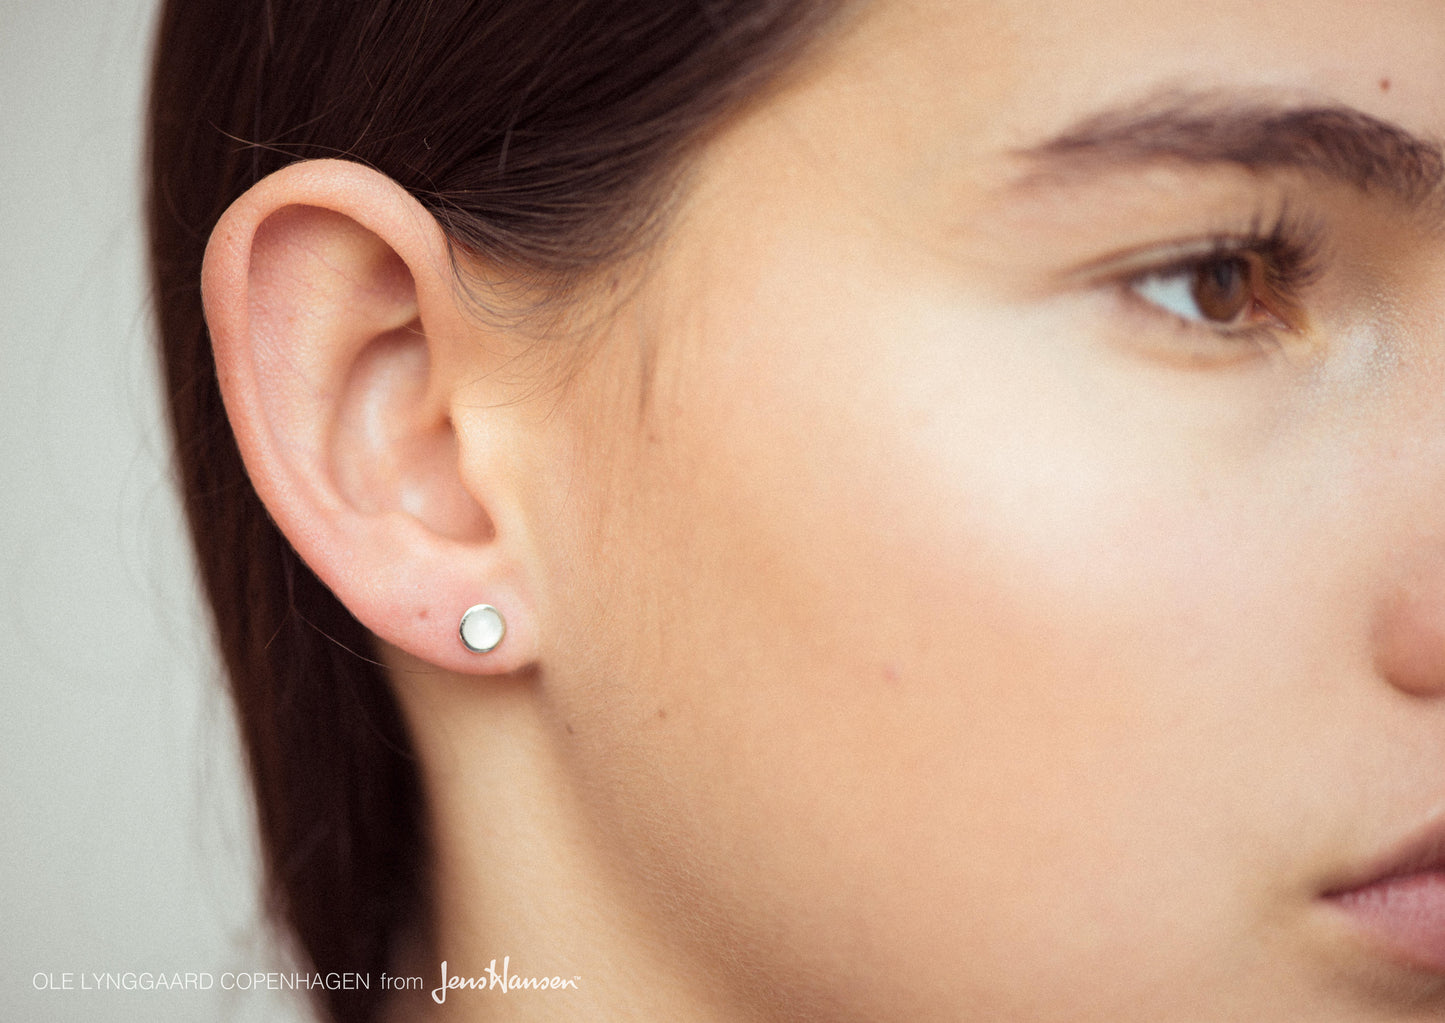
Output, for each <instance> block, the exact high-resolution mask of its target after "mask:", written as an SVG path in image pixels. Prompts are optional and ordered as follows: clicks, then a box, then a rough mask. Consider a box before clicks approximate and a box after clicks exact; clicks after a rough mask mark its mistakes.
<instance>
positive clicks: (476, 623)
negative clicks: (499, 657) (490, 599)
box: [462, 604, 507, 654]
mask: <svg viewBox="0 0 1445 1023" xmlns="http://www.w3.org/2000/svg"><path fill="white" fill-rule="evenodd" d="M506 631H507V625H506V623H505V622H503V621H502V614H501V612H500V611H498V610H497V609H496V608H494V607H493V606H492V605H491V604H478V605H477V606H476V607H469V608H467V613H466V614H464V615H462V642H463V643H465V644H466V647H467V649H468V650H470V651H472V652H473V653H478V654H484V653H486V652H487V651H489V650H495V649H496V648H497V644H498V643H500V642H501V641H502V636H503V635H504V634H505V633H506Z"/></svg>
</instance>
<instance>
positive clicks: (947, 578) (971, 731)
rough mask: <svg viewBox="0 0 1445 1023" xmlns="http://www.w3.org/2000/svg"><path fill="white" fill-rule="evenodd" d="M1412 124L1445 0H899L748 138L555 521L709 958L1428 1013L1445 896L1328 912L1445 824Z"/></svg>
mask: <svg viewBox="0 0 1445 1023" xmlns="http://www.w3.org/2000/svg"><path fill="white" fill-rule="evenodd" d="M1390 125H1393V126H1396V127H1393V128H1392V127H1389V126H1390ZM1405 132H1409V133H1412V134H1413V135H1417V136H1421V137H1422V138H1440V137H1442V136H1445V6H1442V5H1441V4H1440V3H1439V2H1438V0H1382V2H1379V3H1374V4H1369V5H1362V4H1359V3H1358V2H1355V0H1280V2H1274V3H1269V4H1260V3H1257V2H1251V0H1215V2H1212V3H1208V4H1204V3H1173V4H1169V3H1164V4H1160V3H1148V4H1146V3H1138V2H1129V0H1096V2H1091V3H1088V4H1077V3H1067V2H1063V0H1007V2H997V0H990V2H986V3H985V2H980V3H968V4H960V3H950V2H947V0H911V2H903V0H899V2H886V3H878V4H875V5H872V6H871V7H869V8H868V9H867V11H866V12H865V13H864V14H863V15H862V16H861V17H860V18H859V19H858V20H856V21H855V22H851V23H848V25H847V28H846V31H845V32H844V33H843V34H842V35H841V36H840V37H838V39H836V40H835V41H834V42H833V43H832V44H831V45H830V46H829V47H828V48H827V51H826V53H824V54H822V55H821V57H820V58H819V60H818V62H817V63H815V64H813V65H810V66H809V67H808V68H806V69H805V73H804V74H803V75H802V76H801V77H800V78H799V79H798V80H796V81H794V82H793V83H792V84H791V85H789V86H788V87H787V88H786V89H785V90H784V91H783V92H782V93H780V94H778V95H777V96H775V97H774V98H772V99H769V100H768V101H767V102H765V103H763V104H762V105H760V106H758V107H756V108H754V109H753V110H751V111H750V112H748V113H747V114H746V115H745V116H744V117H742V118H741V119H740V120H738V121H737V122H736V123H734V124H733V125H731V126H729V127H728V128H727V130H725V131H724V132H723V133H722V134H721V135H719V136H718V137H716V138H715V139H713V140H712V141H711V142H710V143H709V145H708V147H707V148H706V149H705V150H704V151H703V152H702V154H701V156H700V158H699V160H698V162H697V164H696V166H695V172H694V173H693V175H692V177H691V178H690V179H689V181H688V186H687V195H686V199H685V201H684V202H683V204H682V206H681V208H680V210H679V211H678V214H677V216H676V218H675V220H674V221H673V224H672V229H671V231H670V233H669V234H668V236H667V238H666V240H665V241H664V243H662V244H661V245H660V246H659V248H658V249H657V250H656V251H655V252H654V253H653V258H652V260H651V262H650V264H649V267H648V269H647V271H646V272H645V273H642V274H640V275H639V276H638V277H637V278H636V279H635V280H633V281H630V282H626V284H627V286H628V287H630V289H631V290H630V291H627V292H625V294H626V296H627V297H626V298H625V300H624V301H623V302H622V304H621V307H620V311H619V312H618V313H617V315H616V316H615V317H614V318H613V319H612V320H611V321H610V325H609V327H608V328H607V329H606V331H605V336H603V337H600V338H598V339H597V340H596V345H595V349H594V350H593V352H592V354H591V357H590V358H589V360H588V361H587V362H586V363H585V364H584V366H583V368H582V369H581V370H580V371H579V372H578V375H577V377H576V378H575V379H574V380H573V382H572V384H571V390H570V391H569V397H568V398H567V399H566V401H565V402H564V403H563V404H562V406H561V408H560V409H559V410H558V411H557V413H556V414H555V415H554V417H553V420H552V421H555V422H556V423H559V424H562V425H564V426H565V427H566V428H567V429H568V430H570V431H572V434H573V436H574V437H580V438H581V439H580V440H578V441H575V447H574V448H573V449H572V453H571V455H570V456H569V458H570V461H569V462H568V464H569V465H570V469H569V473H570V476H569V478H568V480H567V483H566V486H565V487H562V488H559V490H564V491H565V493H566V495H567V496H566V499H565V501H559V502H558V503H557V504H556V505H555V507H549V508H540V509H536V511H537V513H538V514H539V515H543V516H551V518H550V521H553V522H558V523H571V526H570V527H569V528H567V529H566V530H564V534H565V535H563V536H561V537H553V538H552V539H553V540H554V541H555V542H554V543H553V545H552V546H550V547H549V548H548V549H547V550H546V551H544V552H543V553H542V555H541V557H542V558H543V562H544V564H545V567H546V571H547V573H549V576H550V582H551V585H552V594H553V596H552V598H551V603H550V604H549V605H548V609H547V612H546V613H547V614H548V615H549V616H550V618H548V619H547V621H548V622H549V623H550V624H551V627H552V634H551V636H550V637H549V643H548V648H547V654H546V657H545V659H544V670H545V672H546V676H545V684H546V686H547V693H548V698H549V699H550V700H551V701H552V702H553V703H554V705H555V708H556V712H557V717H556V727H557V737H558V742H559V744H560V745H561V746H562V747H563V749H564V756H565V763H566V764H567V767H568V770H569V771H570V772H571V777H572V778H573V779H574V781H575V783H576V785H577V786H578V787H579V788H580V789H581V790H582V791H583V792H584V793H585V799H586V805H587V807H588V810H587V812H588V813H589V814H590V815H592V816H593V817H594V818H595V820H596V821H597V822H598V824H599V833H601V834H604V835H606V836H607V837H606V838H605V839H603V840H602V841H603V842H604V843H605V848H606V852H607V856H608V857H609V861H610V863H611V864H612V866H613V867H615V868H616V875H617V878H618V885H619V886H620V888H619V890H621V891H626V892H628V893H630V897H635V898H636V899H638V900H639V901H641V902H642V903H643V904H644V905H647V906H649V907H650V912H651V913H652V918H653V919H654V921H655V922H656V926H657V927H658V928H659V933H660V935H661V937H662V938H663V939H664V940H666V941H667V942H668V943H669V945H670V946H671V947H672V948H674V949H675V950H677V952H678V954H679V955H681V956H682V957H683V958H684V959H686V958H687V957H688V956H693V955H695V956H696V961H697V962H698V963H700V964H705V965H704V966H703V971H704V972H705V971H706V970H709V969H711V970H717V969H725V970H728V971H731V975H732V976H733V978H734V980H737V981H740V982H743V983H740V984H739V985H738V988H739V989H743V990H751V991H752V992H753V993H754V995H755V996H756V998H757V999H758V1001H759V1004H761V1005H774V1006H775V1005H778V1004H782V1002H781V1000H785V999H796V1000H797V1001H796V1004H797V1005H798V1006H807V1005H811V1006H813V1007H814V1008H815V1009H816V1011H817V1012H818V1013H819V1018H827V1019H846V1018H851V1017H852V1016H854V1015H856V1016H858V1017H866V1016H870V1015H871V1016H873V1017H879V1018H890V1019H910V1020H926V1019H960V1018H966V1019H980V1020H1004V1019H1007V1020H1015V1019H1017V1020H1070V1021H1088V1020H1098V1021H1111V1023H1118V1021H1127V1020H1140V1021H1145V1020H1147V1021H1162V1020H1183V1019H1188V1020H1206V1019H1208V1020H1213V1019H1221V1020H1222V1019H1248V1020H1251V1021H1261V1020H1291V1021H1299V1020H1311V1021H1319V1023H1323V1021H1335V1020H1383V1019H1391V1020H1394V1019H1422V1020H1423V1019H1426V1018H1432V1019H1433V1018H1438V1016H1437V1015H1436V1014H1438V1013H1439V1012H1440V1011H1441V1008H1442V1006H1445V936H1442V935H1441V934H1440V933H1439V931H1440V927H1439V922H1440V920H1441V913H1440V911H1439V910H1438V909H1437V910H1435V911H1434V916H1433V917H1429V916H1428V914H1427V916H1426V918H1425V921H1424V923H1423V924H1421V925H1420V926H1421V927H1424V928H1426V929H1428V928H1429V927H1432V926H1433V927H1434V928H1435V938H1434V946H1433V947H1432V946H1430V944H1429V940H1428V939H1426V938H1419V939H1418V940H1417V939H1416V938H1412V937H1411V936H1410V934H1409V933H1404V934H1403V937H1402V933H1403V932H1401V930H1400V925H1399V921H1398V920H1396V919H1395V918H1392V917H1390V916H1389V914H1386V916H1385V917H1384V923H1383V924H1379V925H1378V927H1380V928H1383V931H1382V932H1378V933H1377V931H1376V930H1372V929H1371V925H1370V924H1369V923H1368V920H1369V919H1370V917H1369V914H1368V913H1367V912H1366V911H1365V910H1364V909H1363V908H1361V907H1360V906H1358V905H1357V906H1355V908H1353V909H1351V908H1349V907H1350V905H1351V902H1350V900H1340V899H1329V898H1325V897H1324V896H1325V894H1326V893H1327V892H1329V891H1332V890H1334V889H1338V888H1340V887H1342V886H1348V884H1350V883H1359V882H1361V881H1362V880H1364V879H1365V875H1367V874H1368V872H1369V870H1370V869H1371V866H1372V864H1375V863H1377V861H1378V860H1379V858H1380V857H1381V856H1384V855H1386V854H1387V853H1389V852H1390V851H1391V850H1393V849H1396V848H1397V847H1399V846H1400V845H1401V843H1404V842H1406V841H1407V840H1409V839H1410V838H1412V837H1413V836H1417V835H1420V834H1422V833H1423V832H1424V830H1425V829H1426V828H1427V826H1429V825H1430V824H1431V823H1432V822H1434V823H1436V824H1439V823H1440V822H1442V821H1445V698H1442V697H1445V401H1442V400H1441V399H1442V394H1445V287H1442V284H1445V230H1442V226H1445V218H1442V190H1441V187H1440V186H1441V181H1440V174H1441V164H1440V156H1439V150H1438V149H1436V148H1433V147H1430V146H1424V145H1420V146H1413V148H1412V145H1413V144H1412V143H1411V142H1410V141H1409V140H1408V139H1407V137H1406V136H1405V134H1404V133H1405ZM559 528H560V527H559ZM1427 887H1428V886H1427ZM1422 890H1423V889H1422ZM1392 892H1393V894H1395V895H1396V896H1399V892H1398V891H1394V890H1392ZM1417 894H1418V893H1417ZM1426 894H1427V895H1428V892H1426ZM1437 900H1438V896H1437ZM1424 901H1428V899H1425V900H1424ZM1422 904H1423V902H1422V901H1421V899H1419V898H1417V899H1416V902H1415V903H1411V905H1415V906H1417V907H1418V906H1419V905H1422ZM1398 915H1399V914H1396V916H1398ZM1392 920H1394V922H1393V923H1392V922H1391V921H1392ZM1432 920H1433V921H1434V922H1433V924H1432V923H1431V921H1432ZM719 948H727V949H728V950H729V951H728V953H727V956H726V957H722V955H721V953H719V952H717V951H716V950H717V949H719ZM1432 948H1433V951H1432ZM720 959H721V960H723V961H721V962H720V961H719V960H720Z"/></svg>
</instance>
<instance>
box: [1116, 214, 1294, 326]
mask: <svg viewBox="0 0 1445 1023" xmlns="http://www.w3.org/2000/svg"><path fill="white" fill-rule="evenodd" d="M1322 235H1323V231H1322V229H1320V228H1319V227H1318V226H1317V225H1313V224H1308V223H1306V222H1303V221H1301V220H1298V219H1297V218H1294V217H1292V216H1291V215H1290V214H1289V212H1288V211H1287V210H1286V211H1283V212H1281V213H1280V214H1279V216H1277V217H1276V218H1275V219H1274V220H1273V221H1272V222H1271V223H1270V224H1269V225H1268V226H1267V227H1266V226H1264V225H1263V224H1262V223H1261V222H1260V221H1258V220H1256V221H1255V222H1254V223H1253V224H1251V226H1250V227H1249V228H1248V229H1247V230H1245V231H1243V232H1240V233H1232V234H1219V235H1215V236H1213V237H1211V238H1208V239H1205V240H1203V241H1202V242H1200V243H1198V244H1195V245H1190V246H1188V247H1187V248H1189V249H1192V250H1193V251H1190V252H1186V253H1183V254H1180V253H1174V254H1171V255H1169V256H1167V257H1165V258H1163V259H1160V260H1159V261H1157V262H1156V263H1155V264H1154V265H1152V266H1147V267H1145V268H1144V269H1142V270H1140V269H1131V271H1130V272H1129V274H1128V275H1127V276H1126V277H1123V278H1122V279H1120V284H1121V285H1122V287H1123V289H1124V291H1125V292H1126V294H1127V295H1128V296H1129V298H1130V299H1131V300H1132V301H1134V302H1135V303H1136V304H1139V305H1143V306H1147V307H1148V309H1149V310H1150V311H1151V312H1154V313H1158V314H1160V315H1164V316H1168V317H1171V318H1172V319H1173V320H1175V321H1176V322H1177V323H1178V324H1179V325H1180V326H1181V327H1182V328H1184V329H1186V330H1190V331H1203V332H1206V333H1208V334H1210V335H1212V336H1214V337H1216V338H1220V339H1223V340H1225V341H1229V342H1234V343H1239V342H1254V343H1259V344H1277V343H1279V342H1280V340H1281V334H1284V333H1299V332H1300V331H1302V330H1303V328H1304V327H1305V318H1304V310H1303V297H1304V293H1305V292H1306V291H1307V290H1308V289H1309V287H1310V285H1311V284H1312V283H1314V281H1315V280H1316V279H1317V278H1318V277H1319V275H1320V273H1321V271H1322V259H1321V256H1322V248H1323V245H1322ZM1229 263H1243V264H1245V271H1246V272H1245V282H1244V286H1245V287H1246V288H1248V289H1249V295H1248V297H1247V300H1248V306H1247V307H1246V309H1245V311H1244V317H1243V318H1244V320H1245V322H1231V323H1225V322H1217V321H1211V320H1209V319H1208V318H1207V314H1205V313H1204V312H1203V311H1202V310H1200V312H1199V315H1198V316H1186V315H1184V314H1182V313H1180V312H1179V311H1178V310H1177V309H1173V308H1170V307H1169V306H1168V305H1165V304H1163V302H1162V301H1161V298H1160V295H1161V292H1162V291H1163V290H1164V289H1165V288H1166V287H1167V285H1166V283H1165V282H1174V283H1175V285H1176V286H1177V285H1178V284H1181V283H1184V284H1188V285H1189V287H1190V296H1191V298H1190V301H1192V302H1194V303H1195V306H1196V309H1197V308H1198V295H1197V291H1195V285H1197V283H1198V280H1199V275H1200V274H1201V273H1202V272H1203V271H1205V270H1208V269H1210V268H1215V269H1218V268H1221V267H1223V266H1225V265H1227V264H1229ZM1191 282H1192V283H1191ZM1151 285H1152V286H1153V288H1152V290H1154V291H1155V297H1152V298H1151V297H1149V295H1147V294H1145V289H1146V288H1148V287H1150V286H1151ZM1254 317H1258V318H1257V319H1252V318H1254Z"/></svg>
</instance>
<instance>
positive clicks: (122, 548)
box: [0, 0, 303, 1023]
mask: <svg viewBox="0 0 1445 1023" xmlns="http://www.w3.org/2000/svg"><path fill="white" fill-rule="evenodd" d="M154 7H155V4H154V2H153V0H88V2H80V0H0V86H3V89H0V140H3V142H0V145H3V149H0V442H3V443H0V495H3V500H0V620H3V621H4V623H5V624H4V627H3V629H0V678H3V680H4V694H5V708H4V713H3V715H0V870H3V873H0V922H3V927H4V930H5V935H4V939H3V942H0V1018H3V1019H6V1020H19V1021H31V1020H36V1021H42V1020H58V1021H72V1020H73V1021H76V1023H80V1021H85V1023H93V1021H108V1020H125V1021H131V1020H153V1021H158V1023H165V1021H171V1020H223V1021H225V1020H234V1021H247V1023H249V1021H253V1020H254V1021H261V1020H265V1021H267V1023H272V1021H275V1023H283V1021H287V1020H297V1019H301V1018H303V1016H302V1014H301V1013H299V1012H297V1011H296V1010H295V1009H293V1008H290V1007H289V1006H288V1003H287V1002H286V1001H285V1000H284V999H282V998H280V997H278V996H276V995H269V996H266V995H262V996H257V995H236V994H234V993H232V994H226V993H223V992H221V991H220V990H219V985H218V988H217V990H214V991H212V992H210V993H209V994H200V993H196V992H179V993H168V992H150V993H146V992H140V991H136V992H109V993H97V994H89V993H83V992H80V991H72V992H53V991H43V990H36V988H35V984H34V980H33V978H34V974H36V973H37V972H41V973H54V974H59V973H60V972H62V971H72V972H77V973H78V972H80V971H95V972H104V971H111V972H119V971H124V970H137V971H140V970H151V971H165V972H170V971H176V970H180V971H186V970H190V971H210V972H211V973H213V974H215V975H216V976H217V978H219V975H220V973H221V972H222V971H225V970H266V969H277V968H280V969H289V967H288V966H286V965H285V964H284V962H283V961H282V960H281V959H280V958H279V956H278V955H277V954H276V952H275V951H274V950H273V949H272V947H271V945H272V942H271V940H270V938H269V937H268V935H267V933H266V932H265V930H264V929H263V928H262V927H260V926H259V925H258V924H257V920H256V910H255V906H254V897H253V894H252V892H253V888H254V883H255V882H254V857H255V852H254V839H253V837H252V835H251V825H250V818H249V816H248V814H249V809H248V804H247V797H246V795H245V793H244V789H243V788H242V786H241V783H240V774H239V769H238V766H237V754H236V749H235V739H234V735H233V731H232V724H231V720H230V715H229V710H228V708H227V706H226V704H225V702H224V700H223V699H222V697H221V696H220V690H219V684H218V681H217V678H218V673H217V669H216V667H215V664H214V661H213V657H212V654H211V653H210V649H209V636H208V633H207V626H206V624H205V622H204V619H203V618H202V616H201V613H200V611H199V608H198V602H197V596H196V593H195V590H194V585H193V570H192V567H191V564H190V562H189V558H188V554H187V552H186V549H185V546H184V542H183V540H182V537H181V530H180V520H179V514H178V510H177V505H176V501H175V499H174V497H173V494H172V489H171V484H170V478H169V475H168V474H169V464H168V457H169V456H168V453H167V451H166V441H165V434H164V431H163V429H162V426H161V419H160V413H159V410H158V407H157V395H156V385H155V377H156V373H155V369H154V364H153V361H152V357H151V351H150V346H151V340H150V336H151V335H150V332H151V324H150V305H149V302H148V299H147V297H146V295H145V287H144V267H143V263H142V258H141V232H140V226H139V222H138V214H137V206H138V195H139V184H138V180H137V171H138V168H139V164H140V139H139V132H140V110H141V102H142V100H141V89H142V82H143V78H144V65H145V59H146V53H147V51H148V50H149V46H150V32H151V23H152V20H153V17H154Z"/></svg>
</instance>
